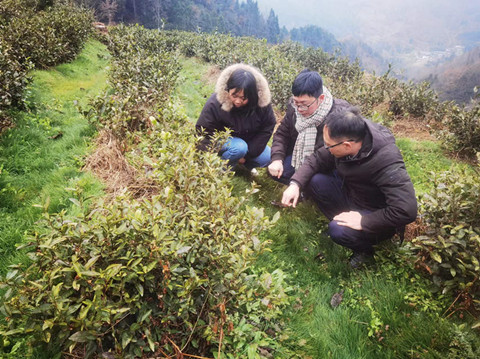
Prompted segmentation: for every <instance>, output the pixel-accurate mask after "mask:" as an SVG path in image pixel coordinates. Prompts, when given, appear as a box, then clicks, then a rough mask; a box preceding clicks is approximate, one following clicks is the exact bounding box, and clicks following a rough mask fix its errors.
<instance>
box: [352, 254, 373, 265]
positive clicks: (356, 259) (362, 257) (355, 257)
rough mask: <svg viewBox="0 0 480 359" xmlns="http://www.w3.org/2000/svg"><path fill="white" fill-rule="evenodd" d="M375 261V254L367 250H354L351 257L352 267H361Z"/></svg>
mask: <svg viewBox="0 0 480 359" xmlns="http://www.w3.org/2000/svg"><path fill="white" fill-rule="evenodd" d="M374 261H375V259H374V257H373V254H370V253H365V252H353V254H352V255H351V257H350V267H352V268H353V269H360V268H362V267H364V266H366V265H368V264H372V263H373V262H374Z"/></svg>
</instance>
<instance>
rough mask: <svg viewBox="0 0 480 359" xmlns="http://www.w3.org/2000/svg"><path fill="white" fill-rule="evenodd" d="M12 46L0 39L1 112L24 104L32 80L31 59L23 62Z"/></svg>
mask: <svg viewBox="0 0 480 359" xmlns="http://www.w3.org/2000/svg"><path fill="white" fill-rule="evenodd" d="M14 53H15V51H14V50H13V49H12V47H11V46H10V45H9V44H7V43H5V42H4V41H2V40H1V39H0V114H1V111H2V110H6V109H7V108H9V107H11V106H22V104H23V103H24V100H25V88H26V86H27V85H28V83H29V82H30V80H31V79H30V77H29V76H28V72H29V71H30V69H31V68H32V66H33V65H32V63H31V62H30V61H28V62H25V63H23V64H22V63H21V62H20V61H19V60H18V59H17V58H16V57H15V55H14Z"/></svg>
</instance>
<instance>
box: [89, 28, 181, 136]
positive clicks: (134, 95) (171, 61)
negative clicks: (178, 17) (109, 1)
mask: <svg viewBox="0 0 480 359" xmlns="http://www.w3.org/2000/svg"><path fill="white" fill-rule="evenodd" d="M109 36H110V40H109V50H110V51H111V53H112V55H113V60H112V65H111V67H110V73H109V80H108V81H109V84H110V86H111V89H109V90H107V91H106V92H105V93H104V94H103V95H102V96H99V97H97V98H96V99H94V100H92V101H91V103H90V106H91V108H90V110H88V112H87V113H88V116H89V118H90V119H91V120H94V121H97V122H98V124H99V125H100V126H101V127H106V128H109V129H110V130H111V131H112V132H113V133H115V135H116V136H117V137H118V138H125V137H126V135H127V134H128V133H129V132H132V131H137V130H144V129H146V128H148V127H149V126H150V122H149V118H150V116H152V115H154V114H155V111H156V108H158V107H162V104H163V103H165V102H166V101H167V100H168V98H169V96H170V94H171V92H172V91H173V89H174V87H175V83H176V80H177V76H178V72H179V71H180V65H179V62H178V58H177V55H176V54H175V53H172V52H171V51H169V49H168V47H167V42H166V41H165V38H164V37H163V36H162V34H161V33H159V32H157V31H153V30H146V29H144V28H143V27H140V26H123V25H121V26H118V27H116V28H113V29H112V30H111V32H110V35H109Z"/></svg>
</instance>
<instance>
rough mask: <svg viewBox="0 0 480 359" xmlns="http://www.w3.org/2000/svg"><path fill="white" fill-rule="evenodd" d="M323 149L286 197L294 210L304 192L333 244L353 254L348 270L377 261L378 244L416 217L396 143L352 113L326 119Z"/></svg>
mask: <svg viewBox="0 0 480 359" xmlns="http://www.w3.org/2000/svg"><path fill="white" fill-rule="evenodd" d="M323 142H324V146H323V147H322V148H320V149H318V150H317V151H315V152H314V153H313V154H312V155H310V156H309V157H307V158H306V159H305V162H304V163H303V164H302V166H301V167H300V168H299V169H298V171H296V172H295V174H294V175H293V177H292V179H291V181H290V185H289V186H288V188H287V189H286V190H285V191H284V193H283V197H282V204H283V205H287V206H293V207H295V206H296V204H297V201H298V197H299V194H300V189H303V188H306V189H307V191H308V193H309V195H310V196H311V198H312V199H313V200H314V201H315V203H316V204H317V206H318V207H319V208H320V210H321V211H322V212H323V214H324V215H325V216H326V217H327V218H328V219H329V220H330V223H329V228H328V233H329V235H330V237H331V239H332V240H333V241H334V242H336V243H338V244H340V245H342V246H344V247H347V248H349V249H351V250H352V251H353V254H352V256H351V257H350V265H351V266H352V267H353V268H358V267H360V266H362V265H363V264H364V263H366V262H368V261H370V260H371V259H373V253H374V248H373V246H374V245H375V244H378V243H379V242H381V241H383V240H385V239H388V238H391V237H392V236H393V235H394V234H395V232H396V230H397V229H400V228H404V227H405V225H406V224H408V223H410V222H413V221H414V220H415V218H416V216H417V200H416V197H415V191H414V188H413V184H412V181H411V179H410V176H409V175H408V173H407V171H406V169H405V163H404V161H403V158H402V155H401V153H400V150H399V149H398V147H397V146H396V144H395V138H394V137H393V135H392V133H391V132H390V131H389V130H388V129H386V128H385V127H383V126H381V125H379V124H376V123H373V122H371V121H370V120H368V119H365V118H363V117H362V116H361V115H360V113H359V111H358V109H356V108H354V107H351V108H349V109H347V110H346V111H344V112H342V113H338V114H335V115H333V116H332V117H330V118H327V119H326V121H325V126H324V128H323Z"/></svg>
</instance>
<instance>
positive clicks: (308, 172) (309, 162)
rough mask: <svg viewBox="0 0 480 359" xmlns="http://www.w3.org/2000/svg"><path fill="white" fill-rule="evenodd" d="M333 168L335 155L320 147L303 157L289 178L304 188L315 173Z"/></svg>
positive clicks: (327, 171)
mask: <svg viewBox="0 0 480 359" xmlns="http://www.w3.org/2000/svg"><path fill="white" fill-rule="evenodd" d="M334 169H335V157H334V156H333V155H332V154H331V153H330V151H328V150H326V149H325V148H323V147H321V148H319V149H318V150H316V151H315V152H313V153H312V154H311V155H310V156H308V157H306V158H305V160H304V161H303V163H302V165H301V166H300V168H299V169H298V170H297V171H295V174H294V175H293V176H292V178H291V180H292V181H294V182H295V183H297V184H298V185H299V186H300V188H305V186H307V185H308V183H309V182H310V180H311V179H312V177H313V176H314V175H315V174H316V173H318V172H322V173H329V172H332V171H333V170H334Z"/></svg>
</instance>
